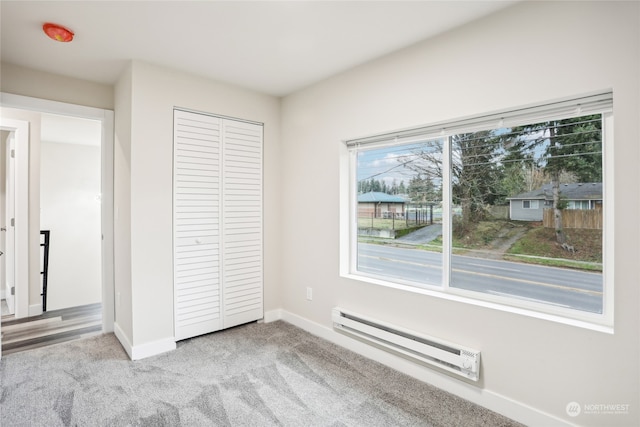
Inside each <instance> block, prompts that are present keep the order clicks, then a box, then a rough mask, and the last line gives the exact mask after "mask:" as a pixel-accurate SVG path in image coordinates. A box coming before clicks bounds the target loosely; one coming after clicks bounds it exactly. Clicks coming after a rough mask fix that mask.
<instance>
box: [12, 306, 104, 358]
mask: <svg viewBox="0 0 640 427" xmlns="http://www.w3.org/2000/svg"><path fill="white" fill-rule="evenodd" d="M5 310H7V307H6V302H5V300H2V355H6V354H10V353H17V352H19V351H25V350H31V349H34V348H39V347H46V346H49V345H53V344H58V343H61V342H66V341H71V340H76V339H79V338H85V337H89V336H93V335H99V334H101V333H102V304H100V303H98V304H89V305H84V306H79V307H71V308H65V309H61V310H53V311H47V312H45V313H43V314H41V315H40V316H34V317H27V318H22V319H14V317H13V316H12V315H7V314H5V313H7V311H8V310H7V311H5Z"/></svg>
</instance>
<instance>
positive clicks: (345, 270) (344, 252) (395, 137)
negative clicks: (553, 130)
mask: <svg viewBox="0 0 640 427" xmlns="http://www.w3.org/2000/svg"><path fill="white" fill-rule="evenodd" d="M585 105H587V106H586V108H585ZM571 109H573V110H574V112H573V113H571ZM589 114H601V115H602V164H603V200H605V202H604V203H603V229H602V234H603V260H602V264H603V271H602V281H603V295H602V314H600V313H589V312H582V311H579V310H575V309H569V308H563V307H557V306H553V305H552V304H548V303H541V302H533V301H526V300H521V299H517V298H515V297H506V296H498V295H491V294H488V293H481V292H474V291H469V290H465V289H461V288H455V287H453V286H451V261H452V259H451V258H452V247H451V224H452V198H451V197H452V195H451V184H450V183H451V171H450V169H451V168H450V167H443V177H442V180H443V182H445V183H449V184H448V185H443V189H442V191H443V194H442V197H443V208H442V211H443V216H442V217H443V224H442V226H443V236H447V237H446V238H444V237H443V239H442V254H443V256H442V283H441V284H440V285H439V286H436V285H425V284H421V285H420V287H417V286H416V284H415V283H412V282H408V281H406V280H402V279H394V280H390V279H388V278H386V277H385V276H377V275H373V274H368V273H363V272H360V271H358V270H357V257H358V235H357V185H356V184H357V179H356V164H357V149H355V148H357V147H359V146H360V144H366V145H367V146H368V147H371V148H375V147H386V146H389V145H393V144H397V145H400V144H405V143H408V142H410V141H411V140H416V139H417V138H425V134H426V135H430V136H431V137H432V138H435V137H440V138H445V144H444V147H443V156H444V157H445V158H446V159H448V160H447V162H448V165H450V164H451V155H452V153H451V137H452V136H453V135H455V134H458V133H463V132H472V131H473V132H477V131H479V130H488V129H495V128H497V127H498V126H499V127H510V126H516V125H518V124H521V125H524V124H529V123H536V122H541V121H546V120H544V119H547V120H562V119H566V118H570V117H580V116H584V115H589ZM497 125H498V126H497ZM438 131H439V132H438ZM342 142H343V143H342V151H341V153H342V155H341V159H342V164H341V217H340V230H341V246H340V248H341V251H340V253H341V257H340V275H341V276H342V277H344V278H348V279H353V280H358V281H364V282H367V283H371V284H375V285H381V286H385V287H390V288H394V289H398V290H400V291H407V292H412V293H418V294H423V295H428V296H431V297H436V298H442V299H447V300H453V301H457V302H460V303H465V304H472V305H476V306H482V307H486V308H490V309H496V310H501V311H506V312H510V313H517V314H521V315H525V316H529V317H534V318H538V319H544V320H548V321H552V322H557V323H563V324H568V325H572V326H576V327H581V328H586V329H591V330H596V331H600V332H605V333H613V326H614V324H613V319H614V306H613V299H614V298H613V297H614V283H613V265H614V252H613V247H614V245H613V237H614V236H613V230H614V228H613V222H612V218H613V209H614V199H613V195H614V193H613V185H614V174H613V170H614V168H613V156H612V155H611V151H612V149H613V94H612V93H611V92H610V91H609V92H599V93H596V94H592V95H585V96H583V97H577V98H575V97H574V98H568V99H564V100H559V101H554V102H549V103H547V104H538V105H533V106H528V107H520V108H515V109H510V110H505V111H501V112H497V113H491V114H484V115H479V116H474V117H470V118H465V119H460V120H455V121H451V122H448V123H437V124H434V125H427V126H423V127H420V128H410V129H405V130H400V131H396V132H391V133H387V134H378V135H373V136H369V137H365V138H359V139H353V140H344V141H342ZM345 187H346V188H345ZM538 207H539V206H538ZM530 209H531V208H530Z"/></svg>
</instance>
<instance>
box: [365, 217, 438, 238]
mask: <svg viewBox="0 0 640 427" xmlns="http://www.w3.org/2000/svg"><path fill="white" fill-rule="evenodd" d="M425 225H426V224H421V225H420V226H416V223H415V221H409V222H407V221H406V220H404V219H395V220H393V219H384V218H373V220H372V219H371V218H364V217H359V218H358V228H374V229H376V230H394V229H395V230H409V231H413V230H414V229H418V228H420V227H424V226H425ZM405 234H406V233H405Z"/></svg>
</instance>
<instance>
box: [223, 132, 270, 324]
mask: <svg viewBox="0 0 640 427" xmlns="http://www.w3.org/2000/svg"><path fill="white" fill-rule="evenodd" d="M223 140H224V145H223V157H222V158H223V161H222V164H223V205H222V216H223V267H222V272H223V279H222V284H223V294H224V299H223V314H224V320H223V323H224V327H225V328H228V327H231V326H235V325H239V324H242V323H246V322H250V321H253V320H256V319H261V318H262V317H263V307H262V300H263V298H262V126H260V125H257V124H253V123H245V122H238V121H233V120H224V121H223Z"/></svg>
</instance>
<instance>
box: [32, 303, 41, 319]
mask: <svg viewBox="0 0 640 427" xmlns="http://www.w3.org/2000/svg"><path fill="white" fill-rule="evenodd" d="M41 314H42V304H31V305H30V306H29V317H31V316H40V315H41Z"/></svg>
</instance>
